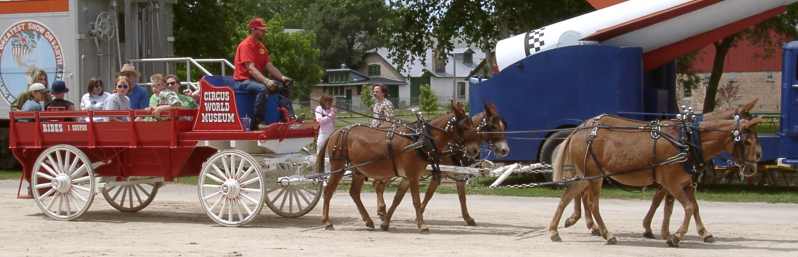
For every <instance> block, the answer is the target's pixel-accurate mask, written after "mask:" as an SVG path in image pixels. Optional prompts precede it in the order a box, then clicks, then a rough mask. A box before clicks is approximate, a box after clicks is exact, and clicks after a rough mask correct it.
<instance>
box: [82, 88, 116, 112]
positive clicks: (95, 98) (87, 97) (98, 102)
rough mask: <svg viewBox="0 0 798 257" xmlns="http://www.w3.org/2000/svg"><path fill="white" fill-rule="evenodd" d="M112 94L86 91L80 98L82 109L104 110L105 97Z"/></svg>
mask: <svg viewBox="0 0 798 257" xmlns="http://www.w3.org/2000/svg"><path fill="white" fill-rule="evenodd" d="M110 95H111V94H109V93H108V92H103V93H102V94H100V95H92V94H89V93H86V94H84V95H83V97H81V98H80V109H81V110H85V111H90V110H102V109H103V104H104V103H105V99H106V98H108V96H110Z"/></svg>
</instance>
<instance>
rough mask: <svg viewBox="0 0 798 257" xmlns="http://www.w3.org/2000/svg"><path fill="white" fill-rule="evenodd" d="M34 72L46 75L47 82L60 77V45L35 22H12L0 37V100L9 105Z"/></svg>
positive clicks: (47, 30)
mask: <svg viewBox="0 0 798 257" xmlns="http://www.w3.org/2000/svg"><path fill="white" fill-rule="evenodd" d="M36 69H40V70H44V71H45V72H47V78H48V81H50V82H52V81H54V80H60V79H62V78H63V76H64V54H63V53H62V51H61V43H60V42H59V41H58V38H56V37H55V34H53V33H52V32H51V30H50V29H49V28H47V26H44V25H43V24H41V23H39V22H37V21H31V20H24V21H20V22H17V23H14V24H13V25H11V26H10V27H8V29H6V30H5V31H4V32H3V34H0V97H2V98H3V99H4V100H5V101H6V102H8V103H9V104H11V102H13V101H14V100H16V97H17V96H18V95H19V94H21V93H23V92H25V90H27V87H28V83H29V81H32V80H33V79H32V78H31V76H32V74H31V73H32V72H33V71H34V70H36ZM48 86H49V85H48Z"/></svg>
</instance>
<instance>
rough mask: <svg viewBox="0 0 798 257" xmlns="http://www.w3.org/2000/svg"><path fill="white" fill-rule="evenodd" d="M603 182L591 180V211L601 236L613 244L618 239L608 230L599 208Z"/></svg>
mask: <svg viewBox="0 0 798 257" xmlns="http://www.w3.org/2000/svg"><path fill="white" fill-rule="evenodd" d="M602 182H603V181H601V180H599V181H598V182H596V181H591V182H590V189H589V190H590V200H591V201H590V212H591V213H592V214H593V218H595V219H596V225H598V229H599V231H600V233H601V236H602V237H603V238H604V239H606V240H607V244H610V245H612V244H617V243H618V239H617V238H615V235H613V234H612V233H610V232H609V231H608V230H607V226H606V225H605V224H604V219H602V218H601V212H600V208H599V205H600V203H599V199H600V198H599V197H600V196H601V186H602Z"/></svg>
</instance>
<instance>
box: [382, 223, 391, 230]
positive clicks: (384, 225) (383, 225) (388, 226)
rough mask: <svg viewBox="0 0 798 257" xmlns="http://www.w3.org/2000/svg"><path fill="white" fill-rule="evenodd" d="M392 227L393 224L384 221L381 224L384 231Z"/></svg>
mask: <svg viewBox="0 0 798 257" xmlns="http://www.w3.org/2000/svg"><path fill="white" fill-rule="evenodd" d="M390 227H391V225H388V224H384V223H383V224H382V225H380V229H382V231H388V229H389V228H390Z"/></svg>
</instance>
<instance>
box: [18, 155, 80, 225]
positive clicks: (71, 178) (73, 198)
mask: <svg viewBox="0 0 798 257" xmlns="http://www.w3.org/2000/svg"><path fill="white" fill-rule="evenodd" d="M94 183H95V181H94V169H93V168H92V163H91V160H89V157H88V156H86V154H85V153H83V151H81V150H80V149H78V148H77V147H74V146H71V145H56V146H52V147H50V148H47V149H46V150H44V152H42V153H41V154H39V157H38V158H37V159H36V163H35V164H34V165H33V170H32V171H31V187H32V188H33V190H32V192H33V199H34V200H35V201H36V205H37V206H39V209H41V210H42V212H44V214H45V215H47V216H48V217H50V218H53V219H56V220H73V219H76V218H78V217H80V216H81V215H83V213H85V212H86V211H87V210H88V209H89V206H91V203H92V201H94V194H95V188H94Z"/></svg>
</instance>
